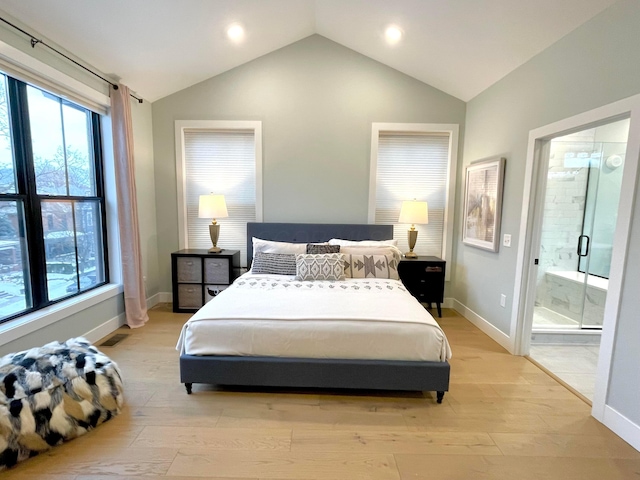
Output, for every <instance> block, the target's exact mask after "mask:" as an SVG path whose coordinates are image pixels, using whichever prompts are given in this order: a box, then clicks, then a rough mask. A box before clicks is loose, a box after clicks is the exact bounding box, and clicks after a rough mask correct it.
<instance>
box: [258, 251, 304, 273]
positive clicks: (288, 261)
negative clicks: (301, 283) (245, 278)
mask: <svg viewBox="0 0 640 480" xmlns="http://www.w3.org/2000/svg"><path fill="white" fill-rule="evenodd" d="M251 273H267V274H274V275H295V274H296V256H295V254H293V253H262V252H258V253H256V254H255V255H254V256H253V263H252V264H251Z"/></svg>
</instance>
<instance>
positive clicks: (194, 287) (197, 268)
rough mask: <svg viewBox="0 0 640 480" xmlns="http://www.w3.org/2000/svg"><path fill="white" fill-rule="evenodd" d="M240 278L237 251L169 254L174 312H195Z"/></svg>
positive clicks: (197, 251) (201, 251)
mask: <svg viewBox="0 0 640 480" xmlns="http://www.w3.org/2000/svg"><path fill="white" fill-rule="evenodd" d="M239 276H240V250H222V251H221V252H220V253H209V252H208V251H207V250H197V249H187V250H178V251H177V252H173V253H172V254H171V277H172V282H173V311H174V312H179V313H186V312H195V311H197V310H198V309H199V308H200V307H202V306H203V305H204V304H205V303H207V302H208V301H209V300H211V299H212V298H213V297H215V296H216V295H217V294H218V293H220V291H221V290H224V289H225V288H227V287H228V286H229V285H231V284H232V283H233V281H234V280H235V279H236V278H238V277H239Z"/></svg>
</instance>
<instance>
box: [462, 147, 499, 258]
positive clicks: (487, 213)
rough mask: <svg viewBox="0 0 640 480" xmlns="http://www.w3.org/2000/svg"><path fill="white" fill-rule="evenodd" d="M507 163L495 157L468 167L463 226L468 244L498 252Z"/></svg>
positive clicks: (464, 236)
mask: <svg viewBox="0 0 640 480" xmlns="http://www.w3.org/2000/svg"><path fill="white" fill-rule="evenodd" d="M505 163H506V160H505V159H504V158H501V157H495V158H489V159H486V160H480V161H478V162H474V163H472V164H471V165H469V166H468V167H467V168H466V171H465V191H464V216H463V226H462V230H463V232H462V242H463V243H465V244H466V245H470V246H472V247H477V248H482V249H484V250H489V251H490V252H497V251H498V246H499V244H500V218H501V214H502V188H503V183H504V168H505Z"/></svg>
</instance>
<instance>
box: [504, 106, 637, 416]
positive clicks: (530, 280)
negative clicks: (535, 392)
mask: <svg viewBox="0 0 640 480" xmlns="http://www.w3.org/2000/svg"><path fill="white" fill-rule="evenodd" d="M624 118H630V119H631V121H630V126H629V138H628V141H627V151H626V155H625V166H624V168H625V172H624V178H623V180H622V191H621V192H620V203H619V206H618V220H617V224H616V230H615V236H614V242H613V254H612V259H611V274H610V278H609V290H608V292H607V300H606V303H605V309H604V322H603V326H602V338H601V341H600V354H599V357H598V369H597V373H596V389H595V394H594V398H593V406H592V411H591V413H592V415H593V416H594V417H595V418H596V419H598V420H599V421H601V422H602V421H603V420H604V412H605V402H606V399H607V395H608V388H609V377H610V373H611V360H612V356H613V348H614V342H615V334H616V325H617V321H618V315H619V310H620V297H621V292H622V284H623V279H624V271H625V263H626V259H627V251H628V248H629V234H630V230H631V218H632V210H633V205H634V200H635V195H636V186H637V174H638V161H639V158H640V95H634V96H632V97H629V98H626V99H623V100H619V101H617V102H614V103H611V104H609V105H605V106H602V107H599V108H595V109H593V110H589V111H587V112H584V113H581V114H578V115H575V116H572V117H570V118H566V119H564V120H560V121H558V122H554V123H551V124H549V125H545V126H543V127H539V128H536V129H534V130H531V131H530V132H529V143H528V147H527V160H526V166H525V179H524V192H523V200H522V215H521V220H520V230H519V236H518V253H517V261H516V276H515V282H514V292H513V299H514V304H513V311H512V321H511V327H512V334H513V333H515V335H514V336H513V337H512V338H514V339H515V344H514V353H515V354H516V355H527V354H528V353H529V348H530V344H531V330H532V323H533V318H532V317H533V315H532V314H531V313H532V311H533V299H534V297H533V296H532V295H531V290H532V289H533V291H534V293H535V289H534V286H535V274H536V271H537V268H536V267H535V266H534V265H533V262H534V259H535V258H536V252H537V250H536V249H535V247H536V246H537V247H538V249H539V245H534V237H536V235H534V232H539V231H540V228H541V223H542V207H541V206H540V205H536V204H535V200H536V198H540V196H539V195H540V188H541V187H544V185H546V180H545V179H544V178H543V180H542V181H541V180H540V178H541V177H542V176H543V173H546V172H541V171H540V170H541V169H540V164H541V161H540V158H541V154H542V153H543V152H542V149H543V147H544V145H545V143H547V142H548V140H551V139H552V138H555V137H559V136H562V135H568V134H570V133H574V132H577V131H580V130H584V129H587V128H593V127H596V126H599V125H602V124H606V123H611V122H613V121H615V120H622V119H624ZM532 201H533V202H534V204H531V202H532ZM537 203H538V204H540V203H541V202H537ZM536 229H537V230H536ZM537 238H539V235H538V236H537ZM536 243H538V242H536ZM514 330H515V331H514Z"/></svg>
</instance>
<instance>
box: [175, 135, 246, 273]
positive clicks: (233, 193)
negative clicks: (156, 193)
mask: <svg viewBox="0 0 640 480" xmlns="http://www.w3.org/2000/svg"><path fill="white" fill-rule="evenodd" d="M254 142H255V138H254V132H253V130H200V129H199V130H196V129H193V130H185V132H184V153H185V156H184V161H185V192H186V193H185V200H186V207H187V242H188V243H187V245H188V248H206V249H209V248H211V238H210V237H209V228H208V225H209V224H210V223H211V220H212V219H211V218H198V199H199V197H200V195H206V194H209V193H215V194H222V195H224V197H225V201H226V204H227V211H228V213H229V217H227V218H220V219H216V220H217V221H218V223H219V224H220V238H219V239H218V246H219V247H220V248H224V249H232V250H240V252H241V256H242V258H241V262H242V265H246V264H247V259H246V246H247V222H255V221H256V158H255V144H254Z"/></svg>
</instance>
